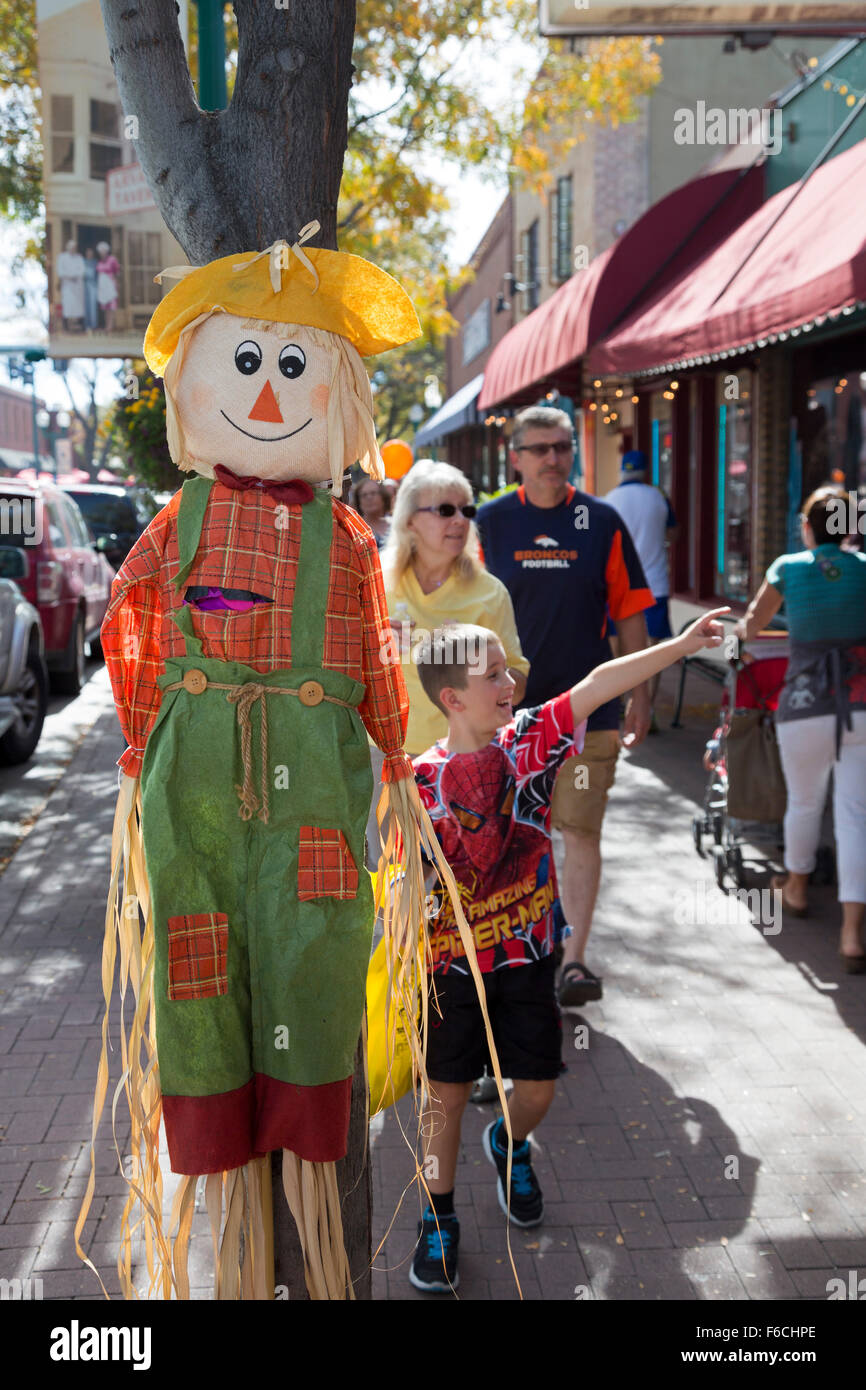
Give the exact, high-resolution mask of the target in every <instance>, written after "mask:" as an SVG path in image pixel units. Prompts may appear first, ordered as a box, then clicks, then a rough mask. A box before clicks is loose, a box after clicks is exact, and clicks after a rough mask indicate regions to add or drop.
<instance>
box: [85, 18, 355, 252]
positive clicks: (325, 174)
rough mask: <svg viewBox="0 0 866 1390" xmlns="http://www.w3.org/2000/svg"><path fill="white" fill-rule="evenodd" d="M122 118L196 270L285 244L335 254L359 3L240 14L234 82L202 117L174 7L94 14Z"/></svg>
mask: <svg viewBox="0 0 866 1390" xmlns="http://www.w3.org/2000/svg"><path fill="white" fill-rule="evenodd" d="M100 3H101V5H102V14H103V18H104V21H105V31H106V34H107V35H108V45H109V51H110V54H111V62H112V65H113V67H114V72H115V76H116V78H117V85H118V89H119V91H120V99H121V102H122V104H123V110H124V114H125V116H126V117H127V119H129V118H130V117H135V118H136V121H137V133H136V126H135V125H133V126H132V135H133V143H134V144H135V149H136V153H137V155H138V159H139V163H140V164H141V167H142V170H143V171H144V175H145V178H146V179H147V182H148V184H149V185H150V189H151V192H152V193H153V196H154V198H155V199H156V203H157V206H158V208H159V210H160V212H161V213H162V216H163V218H164V219H165V222H166V225H167V226H168V228H169V230H170V231H171V233H172V235H173V236H174V237H175V238H176V239H177V241H178V242H179V243H180V245H181V246H182V247H183V249H184V251H185V252H186V254H187V256H188V257H189V259H190V260H191V261H192V263H193V265H205V264H206V263H207V262H208V261H212V260H215V259H216V258H217V257H219V256H228V255H231V254H232V253H233V252H237V251H260V250H263V249H264V248H265V247H266V246H269V245H270V244H271V242H273V241H275V240H276V239H277V238H278V237H285V239H286V240H287V241H293V240H294V238H295V237H296V235H297V233H298V231H299V230H300V228H301V227H303V226H304V224H305V223H306V222H309V221H311V220H312V219H313V218H316V219H317V220H318V221H319V222H320V223H321V224H322V230H321V233H320V234H319V236H318V237H317V238H316V243H315V244H316V245H317V246H326V247H330V248H332V249H334V248H336V245H337V198H338V195H339V191H340V179H341V177H342V172H343V157H344V155H345V152H346V137H347V124H348V114H347V113H348V99H349V87H350V84H351V80H352V40H353V37H354V32H355V0H235V5H234V9H235V14H236V15H237V21H238V71H237V80H236V83H235V90H234V96H233V97H232V101H231V104H230V106H229V107H228V108H227V109H226V110H225V111H202V110H200V109H199V106H198V104H197V102H196V99H195V93H194V91H193V85H192V79H191V78H190V74H189V68H188V67H187V62H186V54H185V52H184V48H183V41H182V39H181V36H180V30H179V28H178V23H177V10H176V5H175V4H174V0H100Z"/></svg>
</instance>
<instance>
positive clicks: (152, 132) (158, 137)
mask: <svg viewBox="0 0 866 1390" xmlns="http://www.w3.org/2000/svg"><path fill="white" fill-rule="evenodd" d="M100 3H101V5H102V14H103V19H104V22H105V31H106V34H107V36H108V46H109V51H110V54H111V62H112V66H113V68H114V73H115V76H116V78H117V86H118V89H119V92H120V99H121V102H122V105H123V110H124V115H125V116H126V118H127V122H128V126H127V128H128V129H129V131H130V134H131V137H132V139H133V143H134V145H135V149H136V153H137V155H138V160H139V163H140V164H141V167H142V170H143V172H144V175H145V178H146V179H147V182H148V184H149V186H150V189H151V192H152V193H153V196H154V198H155V200H156V204H157V207H158V208H159V210H160V213H161V214H162V217H163V219H164V220H165V223H166V225H167V226H168V228H169V230H170V231H171V233H172V235H173V236H174V237H175V239H176V240H177V241H178V242H179V244H180V245H181V246H182V247H183V250H184V251H185V253H186V255H187V256H188V257H189V259H190V261H191V262H192V264H193V265H205V264H207V262H208V261H212V260H215V259H217V258H218V257H220V256H228V255H232V254H233V253H236V252H243V251H261V250H264V248H265V247H266V246H269V245H270V244H271V243H272V242H274V241H276V240H277V238H280V237H283V238H285V240H286V241H289V242H292V241H294V239H295V238H296V236H297V234H298V232H299V231H300V229H301V227H303V226H304V224H305V223H307V222H310V221H312V220H313V219H316V220H317V221H318V222H320V223H321V231H320V232H319V234H318V235H317V236H316V237H315V239H314V244H315V245H316V246H324V247H328V248H330V249H332V250H334V249H336V246H337V199H338V196H339V191H340V180H341V178H342V173H343V158H344V155H345V152H346V138H347V122H348V100H349V87H350V85H351V80H352V41H353V38H354V33H355V0H234V9H235V14H236V15H237V22H238V70H237V80H236V83H235V90H234V95H233V97H232V101H231V104H230V105H229V107H228V108H227V109H226V110H225V111H207V112H206V111H202V110H200V108H199V106H198V104H197V102H196V99H195V92H194V90H193V85H192V79H191V78H190V74H189V68H188V66H187V61H186V54H185V52H184V48H183V41H182V39H181V36H180V30H179V28H178V23H177V6H176V4H175V3H174V0H100ZM133 117H134V118H135V121H134V122H130V118H133ZM364 1087H365V1079H364V1075H363V1057H362V1053H361V1048H360V1046H359V1049H358V1056H357V1059H356V1068H355V1085H354V1087H353V1095H352V1119H351V1125H350V1130H349V1152H348V1156H347V1157H346V1158H345V1159H344V1160H343V1161H342V1162H341V1163H340V1164H339V1166H338V1167H339V1178H340V1191H341V1194H343V1196H344V1205H343V1221H344V1231H345V1237H346V1250H347V1252H348V1255H349V1263H350V1267H351V1270H352V1274H353V1276H354V1278H355V1279H356V1280H357V1281H358V1282H357V1283H356V1285H355V1291H356V1295H357V1296H358V1297H361V1298H364V1297H366V1298H369V1297H370V1276H369V1263H370V1206H371V1199H370V1174H369V1167H368V1164H367V1129H366V1123H365V1120H366V1105H365V1091H364ZM272 1171H273V1187H274V1227H275V1229H274V1245H275V1248H274V1257H275V1267H276V1279H275V1282H276V1283H277V1284H282V1285H285V1286H287V1288H288V1293H289V1297H290V1299H299V1298H300V1299H303V1298H305V1297H306V1290H305V1284H304V1277H303V1262H302V1260H301V1254H300V1247H299V1244H298V1238H297V1233H296V1232H295V1230H294V1225H293V1222H292V1220H291V1216H290V1214H289V1212H288V1208H287V1206H286V1201H285V1197H284V1195H283V1187H282V1174H281V1155H279V1154H277V1155H274V1158H273V1159H272Z"/></svg>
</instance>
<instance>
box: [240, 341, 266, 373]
mask: <svg viewBox="0 0 866 1390" xmlns="http://www.w3.org/2000/svg"><path fill="white" fill-rule="evenodd" d="M261 365H262V350H261V348H260V347H259V345H258V343H253V342H246V343H241V345H240V347H238V348H236V349H235V366H236V367H237V369H238V371H239V372H243V374H244V376H252V375H253V373H254V372H257V371H258V370H259V367H260V366H261Z"/></svg>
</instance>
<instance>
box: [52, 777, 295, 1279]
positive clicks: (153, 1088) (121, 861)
mask: <svg viewBox="0 0 866 1390" xmlns="http://www.w3.org/2000/svg"><path fill="white" fill-rule="evenodd" d="M153 944H154V937H153V916H152V912H151V903H150V890H149V887H148V882H147V873H146V870H145V861H144V847H143V843H142V839H141V797H140V791H139V784H138V782H137V780H134V779H132V778H130V777H124V778H123V780H122V783H121V788H120V794H119V796H118V799H117V808H116V811H115V817H114V830H113V833H112V845H111V882H110V888H109V895H108V906H107V909H106V914H105V934H104V939H103V948H102V993H103V998H104V1001H105V1012H104V1014H103V1018H102V1044H101V1050H100V1057H99V1064H98V1068H97V1080H96V1092H95V1095H94V1103H93V1119H92V1124H91V1135H90V1173H89V1176H88V1181H87V1188H86V1190H85V1194H84V1199H83V1201H82V1204H81V1210H80V1211H79V1214H78V1219H77V1221H76V1223H75V1232H74V1238H75V1250H76V1254H77V1255H78V1256H79V1258H80V1259H82V1260H83V1261H84V1263H85V1264H86V1265H87V1266H88V1267H89V1268H90V1269H92V1270H93V1272H94V1274H95V1275H96V1277H97V1279H98V1280H99V1284H100V1287H101V1289H102V1292H103V1294H104V1295H105V1297H106V1298H108V1296H109V1295H108V1291H107V1290H106V1288H105V1285H104V1283H103V1281H102V1279H101V1277H100V1275H99V1271H98V1270H97V1269H96V1267H95V1265H94V1264H93V1262H92V1261H91V1260H90V1259H88V1257H87V1255H85V1253H84V1250H83V1249H82V1248H81V1233H82V1231H83V1230H84V1224H85V1222H86V1220H87V1216H88V1213H89V1211H90V1208H91V1205H92V1202H93V1195H94V1191H95V1186H96V1137H97V1132H98V1130H99V1125H100V1122H101V1120H102V1116H103V1112H104V1109H105V1102H106V1099H107V1096H108V1084H109V1064H108V1050H109V1026H110V1009H111V1002H112V994H113V990H114V985H115V974H117V979H118V985H119V989H120V1001H121V1002H120V1021H121V1027H120V1061H121V1075H120V1080H119V1081H118V1083H117V1085H116V1087H115V1089H114V1092H113V1095H112V1099H111V1125H112V1137H113V1140H114V1146H115V1149H116V1151H117V1158H118V1164H119V1167H120V1171H121V1173H122V1174H123V1176H124V1177H125V1178H126V1181H127V1184H128V1196H127V1200H126V1204H125V1206H124V1209H123V1212H122V1214H121V1219H120V1249H119V1253H118V1261H117V1271H118V1275H119V1278H120V1286H121V1289H122V1292H123V1296H124V1298H127V1299H136V1298H138V1297H139V1293H138V1290H137V1289H136V1287H135V1284H134V1282H133V1255H134V1252H135V1255H136V1259H137V1258H140V1254H141V1246H142V1244H143V1247H144V1250H143V1253H144V1260H145V1265H146V1268H147V1273H148V1279H149V1283H148V1288H147V1290H146V1292H145V1295H144V1296H145V1297H152V1296H154V1295H156V1296H158V1297H161V1298H163V1299H170V1298H171V1297H172V1295H174V1297H175V1298H178V1299H188V1298H189V1274H188V1254H189V1240H190V1233H191V1228H192V1218H193V1215H194V1211H195V1193H196V1185H197V1182H198V1179H197V1178H195V1177H190V1176H185V1177H182V1178H181V1180H180V1182H179V1184H178V1188H177V1191H176V1193H175V1197H174V1202H173V1205H172V1212H171V1218H170V1223H169V1232H168V1235H166V1233H165V1231H164V1229H163V1219H162V1206H163V1187H162V1174H161V1171H160V1166H159V1130H160V1119H161V1116H162V1096H161V1092H160V1087H159V1066H158V1063H157V1055H156V1022H155V1015H154V1008H153ZM130 992H131V994H132V1001H133V1008H132V1020H131V1022H130V1024H129V1028H128V1031H127V1027H126V1022H125V1016H126V1013H127V1011H128V995H129V994H130ZM124 1096H125V1097H126V1102H127V1105H128V1108H129V1115H130V1125H131V1135H130V1148H129V1153H128V1154H127V1156H126V1159H125V1160H124V1157H123V1155H122V1154H121V1151H120V1145H119V1143H118V1139H117V1127H116V1122H117V1109H118V1105H119V1103H120V1101H121V1099H122V1097H124ZM267 1163H268V1160H267V1159H254V1160H252V1161H251V1162H250V1163H248V1164H247V1165H246V1167H245V1168H243V1169H233V1170H232V1171H230V1172H227V1173H222V1174H220V1173H216V1174H211V1175H209V1176H208V1177H207V1179H206V1181H205V1202H206V1205H207V1210H208V1214H209V1216H210V1219H211V1232H212V1236H213V1242H214V1270H215V1292H216V1297H217V1298H220V1299H224V1298H239V1297H241V1296H243V1297H244V1298H254V1299H270V1298H273V1233H272V1232H273V1222H272V1213H271V1199H270V1170H269V1168H268V1172H267V1180H266V1181H265V1168H266V1165H267ZM223 1192H225V1197H226V1216H225V1227H224V1229H223V1230H222V1234H220V1227H221V1223H222V1197H223Z"/></svg>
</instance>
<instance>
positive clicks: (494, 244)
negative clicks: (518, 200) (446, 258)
mask: <svg viewBox="0 0 866 1390" xmlns="http://www.w3.org/2000/svg"><path fill="white" fill-rule="evenodd" d="M512 260H513V256H512V199H511V196H510V195H509V196H508V197H506V198H505V199H504V201H503V202H502V204H501V205H500V207H499V210H498V211H497V213H496V216H495V217H494V218H493V221H492V222H491V223H490V226H489V227H488V228H487V231H486V232H485V233H484V236H483V237H482V239H481V241H480V242H479V244H478V246H477V247H476V249H475V251H474V252H473V254H472V257H471V259H470V261H469V269H470V270H471V272H472V274H471V276H470V278H468V279H467V280H466V282H465V283H464V284H463V285H461V286H460V288H459V289H458V290H457V291H456V293H455V294H453V295H452V296H451V298H450V299H449V301H448V308H449V310H450V312H451V313H452V314H453V316H454V318H455V319H456V320H457V323H458V325H459V327H458V329H457V331H456V332H455V333H453V334H452V335H451V337H450V338H449V339H448V341H447V343H446V347H445V385H446V395H447V399H446V400H445V402H444V404H443V405H442V406H441V407H440V408H439V409H438V410H437V411H436V414H435V415H433V416H432V417H431V418H430V419H429V420H428V421H427V422H426V424H424V425H423V426H422V428H421V429H420V430H419V431H418V433H417V434H416V436H415V454H416V457H421V456H423V455H425V454H427V453H432V454H433V455H435V456H438V457H443V458H445V459H447V461H448V462H449V463H453V464H454V465H455V466H456V467H457V468H460V469H462V471H463V472H464V473H465V474H466V476H467V477H468V478H470V479H471V481H472V484H473V486H474V487H475V488H479V489H486V488H494V487H496V486H498V484H499V478H500V474H502V477H503V480H504V471H503V470H504V468H505V447H504V442H503V436H502V425H501V424H499V425H497V418H501V417H496V416H495V415H494V416H491V417H490V418H489V419H483V418H481V417H480V416H479V414H478V411H477V409H476V401H477V398H478V393H479V391H480V389H481V383H482V380H483V378H484V368H485V367H486V365H487V362H488V361H489V359H490V354H491V352H492V351H493V349H494V348H495V347H496V346H497V344H498V343H500V342H501V341H502V339H503V338H504V337H505V335H506V333H507V332H508V331H509V329H510V328H511V326H512V324H513V323H514V315H513V302H512V301H513V295H510V293H509V291H510V285H509V281H508V279H507V276H508V275H509V273H510V271H511V267H512ZM502 423H504V420H502Z"/></svg>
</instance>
